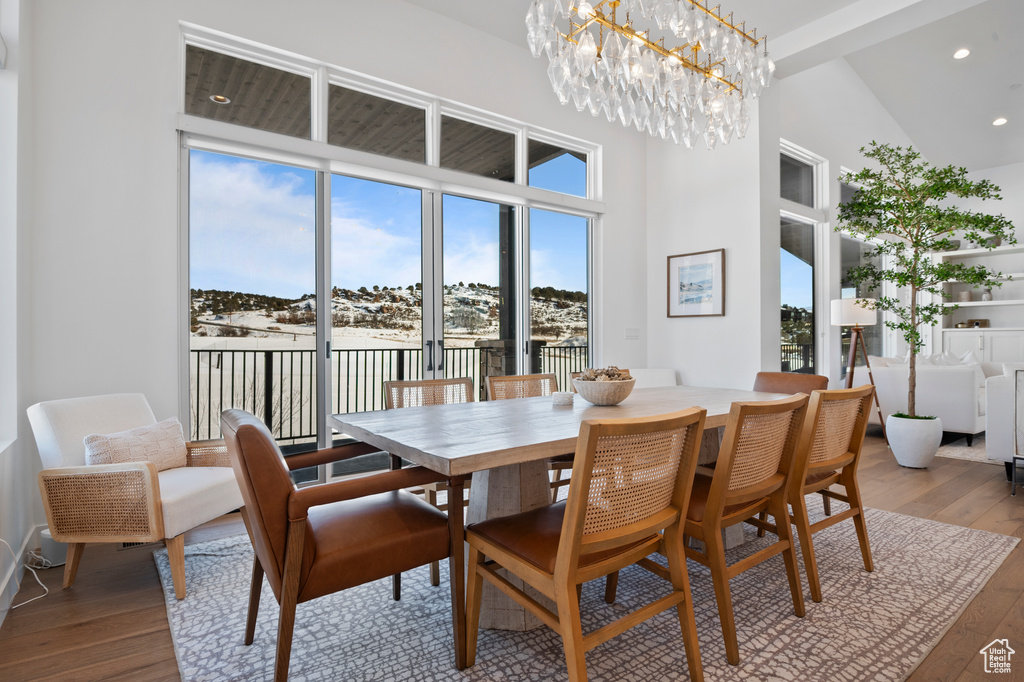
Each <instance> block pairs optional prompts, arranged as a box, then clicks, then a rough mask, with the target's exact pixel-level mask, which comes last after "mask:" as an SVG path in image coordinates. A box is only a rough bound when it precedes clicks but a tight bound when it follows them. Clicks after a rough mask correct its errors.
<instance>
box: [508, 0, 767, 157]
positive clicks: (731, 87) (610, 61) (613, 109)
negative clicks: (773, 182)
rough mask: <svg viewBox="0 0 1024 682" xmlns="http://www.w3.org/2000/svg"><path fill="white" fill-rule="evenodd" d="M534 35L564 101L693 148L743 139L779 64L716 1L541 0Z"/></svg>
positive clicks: (530, 17) (531, 16) (532, 12)
mask: <svg viewBox="0 0 1024 682" xmlns="http://www.w3.org/2000/svg"><path fill="white" fill-rule="evenodd" d="M643 20H646V21H648V22H652V23H653V24H654V25H656V29H657V32H660V33H657V34H656V30H655V28H653V27H651V26H650V25H648V27H646V28H645V27H643V26H641V25H640V23H639V22H641V21H643ZM526 40H527V43H528V44H529V46H530V51H531V52H532V53H533V56H534V57H540V56H541V54H543V53H546V54H547V56H548V60H549V65H548V78H549V79H550V81H551V87H552V88H553V89H554V91H555V94H556V95H557V96H558V99H559V101H560V102H561V103H562V104H567V103H568V102H569V101H570V100H571V101H572V103H573V104H574V105H575V106H576V109H577V110H579V111H583V110H585V109H586V110H589V111H590V113H591V114H592V115H594V116H597V115H599V114H602V113H603V114H604V115H605V117H606V118H607V119H608V120H609V121H614V120H615V119H618V120H619V121H621V122H622V124H623V125H625V126H627V127H628V126H630V125H633V126H635V127H636V129H637V130H639V131H644V130H646V131H647V132H649V133H650V134H651V135H652V136H657V137H661V138H662V139H664V140H667V139H669V138H671V139H672V140H673V141H675V142H676V143H677V144H680V143H681V144H684V145H685V146H686V147H687V148H688V149H689V148H692V147H693V145H694V144H695V143H696V142H697V140H699V139H700V138H701V137H703V139H704V144H705V145H706V146H707V148H708V149H714V148H715V146H716V145H717V144H718V143H719V142H721V143H722V144H728V143H729V141H730V140H731V139H732V138H733V136H734V135H735V136H736V137H739V138H743V137H744V136H745V135H746V132H747V126H748V125H749V123H750V113H749V111H748V105H747V101H748V100H749V99H750V98H757V97H758V96H760V94H761V90H762V89H764V88H766V87H768V85H769V83H770V82H771V79H772V74H773V73H774V72H775V63H774V62H772V60H771V58H770V57H769V56H768V47H767V40H766V39H765V38H764V37H761V38H758V37H757V29H752V30H749V31H748V30H747V28H746V24H745V23H739V22H734V20H733V18H732V14H731V13H730V14H728V15H723V14H722V13H720V6H719V7H715V8H713V9H712V8H710V6H709V4H708V0H704V3H703V4H701V3H700V2H699V0H657V1H656V0H593V1H591V0H533V2H532V3H531V4H530V9H529V11H528V12H527V14H526ZM667 40H668V41H678V44H676V45H670V44H668V43H667V42H666V41H667Z"/></svg>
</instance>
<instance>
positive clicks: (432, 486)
mask: <svg viewBox="0 0 1024 682" xmlns="http://www.w3.org/2000/svg"><path fill="white" fill-rule="evenodd" d="M471 402H473V379H472V378H471V377H458V378H449V379H415V380H402V381H397V380H396V381H385V382H384V408H385V409H388V410H395V409H399V408H403V407H424V406H427V405H452V404H456V403H471ZM391 468H392V469H398V468H401V458H400V457H397V456H396V455H391ZM440 486H441V484H440V483H424V484H423V488H422V489H423V496H424V497H426V498H427V502H429V503H430V504H431V505H433V506H435V507H437V508H438V509H440V510H441V511H448V503H447V502H445V503H443V504H438V502H437V492H438V488H439V487H440ZM465 487H466V489H467V490H468V489H469V481H466V486H465ZM466 503H467V504H468V503H469V498H468V497H467V498H466ZM430 584H431V585H435V586H436V585H440V584H441V567H440V563H439V562H437V561H432V562H430ZM401 590H402V587H401V576H399V575H396V576H395V582H394V596H395V599H396V600H397V599H398V598H399V597H400V596H401Z"/></svg>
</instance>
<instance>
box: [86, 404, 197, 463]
mask: <svg viewBox="0 0 1024 682" xmlns="http://www.w3.org/2000/svg"><path fill="white" fill-rule="evenodd" d="M82 442H83V443H84V444H85V463H86V464H122V463H124V462H152V463H153V464H155V465H156V470H157V471H164V470H165V469H176V468H178V467H183V466H185V465H186V463H187V459H186V451H185V438H184V436H182V432H181V423H180V422H178V420H177V419H175V418H173V417H172V418H170V419H165V420H164V421H162V422H157V423H156V424H149V425H148V426H139V427H137V428H134V429H128V430H127V431H118V432H117V433H108V434H106V435H103V434H99V433H92V434H89V435H88V436H86V437H85V438H84V439H83V440H82Z"/></svg>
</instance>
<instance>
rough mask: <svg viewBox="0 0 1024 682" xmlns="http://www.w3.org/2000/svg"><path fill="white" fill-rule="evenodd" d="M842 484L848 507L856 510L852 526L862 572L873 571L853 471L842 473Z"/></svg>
mask: <svg viewBox="0 0 1024 682" xmlns="http://www.w3.org/2000/svg"><path fill="white" fill-rule="evenodd" d="M842 483H843V486H844V487H845V488H846V496H847V497H848V498H849V500H850V507H851V508H855V509H856V510H857V514H856V516H854V517H853V525H854V527H855V528H856V529H857V542H859V543H860V555H861V558H862V559H864V570H865V571H868V572H870V571H873V570H875V562H874V561H873V560H872V559H871V545H870V544H869V543H868V526H867V523H865V521H864V504H863V503H862V502H861V501H860V485H859V484H858V483H857V473H856V472H855V471H853V470H850V471H849V472H847V471H844V472H843V475H842Z"/></svg>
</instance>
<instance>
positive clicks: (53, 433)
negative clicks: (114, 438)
mask: <svg viewBox="0 0 1024 682" xmlns="http://www.w3.org/2000/svg"><path fill="white" fill-rule="evenodd" d="M28 418H29V422H30V423H31V424H32V432H33V433H34V434H35V438H36V445H37V446H38V448H39V457H40V459H41V460H42V462H43V470H42V471H41V472H40V473H39V490H40V493H41V494H42V496H43V506H44V507H45V508H46V520H47V522H48V523H49V526H50V532H51V534H52V535H53V539H54V540H57V541H58V542H65V543H68V558H67V564H66V565H65V567H64V587H65V588H69V587H71V586H72V585H73V584H74V582H75V573H76V572H77V571H78V562H79V560H80V559H81V557H82V550H83V549H84V547H85V544H86V543H88V542H156V541H158V540H163V542H164V544H165V545H166V546H167V555H168V558H169V559H170V564H171V575H172V577H173V579H174V594H175V596H176V597H177V598H178V599H184V598H185V541H184V535H183V534H184V533H185V531H187V530H191V529H192V528H195V527H196V526H198V525H200V524H203V523H206V522H207V521H210V520H212V519H215V518H217V517H218V516H221V515H223V514H226V513H228V512H230V511H233V510H235V509H238V508H240V507H241V506H242V494H241V492H239V490H238V484H237V483H236V481H235V475H234V472H233V471H232V470H231V461H230V460H229V459H228V455H227V448H226V447H225V446H224V443H223V441H198V442H193V443H186V444H185V446H186V462H187V466H184V467H179V468H173V469H165V470H163V471H160V472H157V468H156V466H155V465H154V464H153V463H152V462H127V463H121V464H98V465H87V464H86V459H85V444H84V443H83V440H84V439H85V437H86V436H88V435H90V434H95V433H98V434H110V433H117V432H121V431H126V430H128V429H133V428H137V427H140V426H148V425H152V424H155V423H156V418H155V417H154V416H153V410H151V409H150V407H149V403H148V402H146V397H145V396H144V395H142V394H141V393H118V394H113V395H100V396H90V397H85V398H68V399H65V400H50V401H46V402H41V403H37V404H35V405H33V406H31V407H29V408H28Z"/></svg>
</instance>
